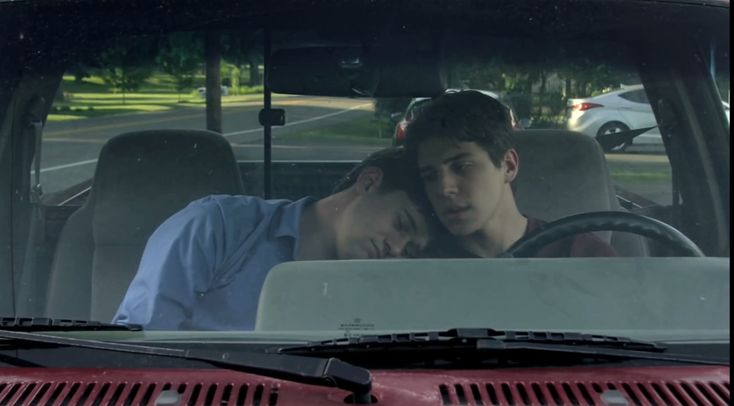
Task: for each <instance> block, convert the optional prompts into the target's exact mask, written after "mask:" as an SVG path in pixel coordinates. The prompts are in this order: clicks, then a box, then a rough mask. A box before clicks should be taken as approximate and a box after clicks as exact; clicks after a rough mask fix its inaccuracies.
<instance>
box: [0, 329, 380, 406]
mask: <svg viewBox="0 0 734 406" xmlns="http://www.w3.org/2000/svg"><path fill="white" fill-rule="evenodd" d="M2 339H5V340H10V341H15V342H23V343H31V344H48V345H56V346H65V347H77V348H85V349H94V350H103V351H115V352H124V353H132V354H141V355H149V356H160V357H168V358H179V359H184V360H193V361H201V362H206V363H209V364H212V365H215V366H219V367H224V368H227V369H231V370H234V371H239V372H246V373H253V374H257V375H263V376H268V377H271V378H277V379H284V380H288V381H292V382H298V383H305V384H312V385H318V386H327V387H336V388H339V389H344V390H348V391H350V392H352V393H353V395H354V402H355V403H369V402H370V400H371V395H370V391H371V390H372V375H371V374H370V372H369V370H367V369H365V368H361V367H358V366H355V365H351V364H348V363H346V362H343V361H341V360H339V359H337V358H313V357H303V356H298V355H290V354H272V353H256V352H245V351H236V352H228V351H216V350H199V349H177V348H164V347H152V346H143V345H136V344H125V343H119V342H107V341H99V340H88V339H78V338H69V337H56V336H48V335H44V334H38V333H27V332H18V331H7V330H2V329H0V340H2ZM1 344H2V341H0V345H1Z"/></svg>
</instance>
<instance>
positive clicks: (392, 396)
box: [0, 366, 730, 406]
mask: <svg viewBox="0 0 734 406" xmlns="http://www.w3.org/2000/svg"><path fill="white" fill-rule="evenodd" d="M373 379H374V383H373V391H372V394H373V395H374V397H375V398H377V400H378V402H379V404H382V405H498V404H499V405H523V404H524V405H528V404H529V405H536V404H544V405H556V404H558V405H561V404H565V405H567V404H573V405H624V404H629V405H633V404H637V405H648V404H653V405H676V404H683V405H688V404H690V405H693V404H696V405H700V404H713V405H726V404H729V399H730V398H729V368H728V367H718V366H717V367H708V366H707V367H699V366H693V367H678V366H676V367H635V368H604V367H595V368H588V367H573V368H534V369H528V368H523V369H495V370H435V369H434V370H409V371H408V370H406V371H396V370H391V371H374V372H373ZM348 395H349V393H348V392H346V391H343V390H340V389H333V388H325V387H319V386H311V385H303V384H298V383H292V382H288V381H282V380H277V379H270V378H264V377H261V376H258V375H252V374H246V373H239V372H231V371H225V370H216V369H205V370H201V369H196V370H192V369H51V368H4V369H3V368H0V404H3V405H5V404H10V405H16V404H62V403H63V404H74V405H76V404H90V405H91V404H103V405H108V404H109V405H118V404H120V405H122V404H156V403H158V404H207V405H209V404H216V405H220V404H222V405H223V404H232V405H235V404H237V405H241V404H243V405H263V406H264V405H270V406H273V405H278V406H285V405H329V404H333V405H343V404H345V403H344V402H345V399H346V398H347V396H348Z"/></svg>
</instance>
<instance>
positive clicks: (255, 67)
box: [249, 57, 262, 87]
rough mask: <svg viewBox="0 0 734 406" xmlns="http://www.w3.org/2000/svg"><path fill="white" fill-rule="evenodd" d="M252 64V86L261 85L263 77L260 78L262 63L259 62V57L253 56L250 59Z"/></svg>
mask: <svg viewBox="0 0 734 406" xmlns="http://www.w3.org/2000/svg"><path fill="white" fill-rule="evenodd" d="M249 65H250V86H251V87H254V86H260V85H261V84H262V79H261V78H260V64H259V63H258V62H257V58H255V57H251V58H250V61H249Z"/></svg>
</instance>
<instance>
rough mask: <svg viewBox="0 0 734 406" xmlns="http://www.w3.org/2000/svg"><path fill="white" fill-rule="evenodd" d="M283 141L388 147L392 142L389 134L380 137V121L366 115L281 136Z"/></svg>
mask: <svg viewBox="0 0 734 406" xmlns="http://www.w3.org/2000/svg"><path fill="white" fill-rule="evenodd" d="M279 139H280V140H283V141H299V140H309V141H325V142H329V141H331V142H338V143H339V144H347V143H348V144H362V145H364V144H369V145H375V146H384V147H388V146H390V144H391V143H392V138H390V137H389V134H383V137H382V138H380V137H379V133H378V123H377V121H376V120H375V118H374V116H372V115H366V116H363V117H359V118H356V119H354V120H350V121H344V122H341V123H338V124H333V125H330V126H326V127H320V128H316V129H309V130H303V131H299V132H297V133H291V134H288V135H283V136H282V137H279Z"/></svg>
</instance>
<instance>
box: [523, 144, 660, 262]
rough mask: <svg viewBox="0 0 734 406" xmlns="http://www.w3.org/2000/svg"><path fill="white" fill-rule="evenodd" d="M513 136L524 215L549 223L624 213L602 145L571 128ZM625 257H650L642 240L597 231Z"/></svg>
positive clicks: (615, 233) (631, 235)
mask: <svg viewBox="0 0 734 406" xmlns="http://www.w3.org/2000/svg"><path fill="white" fill-rule="evenodd" d="M513 134H514V141H515V146H516V148H517V152H518V155H519V157H520V170H519V173H518V176H517V178H516V179H515V182H514V188H515V189H514V191H515V200H516V202H517V205H518V208H519V209H520V212H522V213H523V214H525V215H528V216H532V217H536V218H539V219H541V220H545V221H553V220H557V219H559V218H563V217H567V216H571V215H573V214H579V213H584V212H590V211H610V210H611V211H622V210H623V209H622V208H621V206H620V205H619V202H618V200H617V197H616V193H615V190H614V185H613V183H612V179H611V176H610V174H609V168H608V167H607V162H606V158H605V157H604V153H603V151H602V150H601V147H600V146H599V144H598V143H597V142H596V140H594V139H593V138H591V137H588V136H586V135H583V134H580V133H576V132H572V131H566V130H522V131H516V132H514V133H513ZM597 235H599V237H601V238H602V239H604V240H605V241H607V242H609V243H611V245H612V246H613V247H614V248H615V250H616V251H617V253H618V254H619V255H621V256H647V255H648V253H649V250H648V248H647V244H646V241H645V239H644V238H643V237H640V236H637V235H633V234H629V233H620V232H598V233H597Z"/></svg>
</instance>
